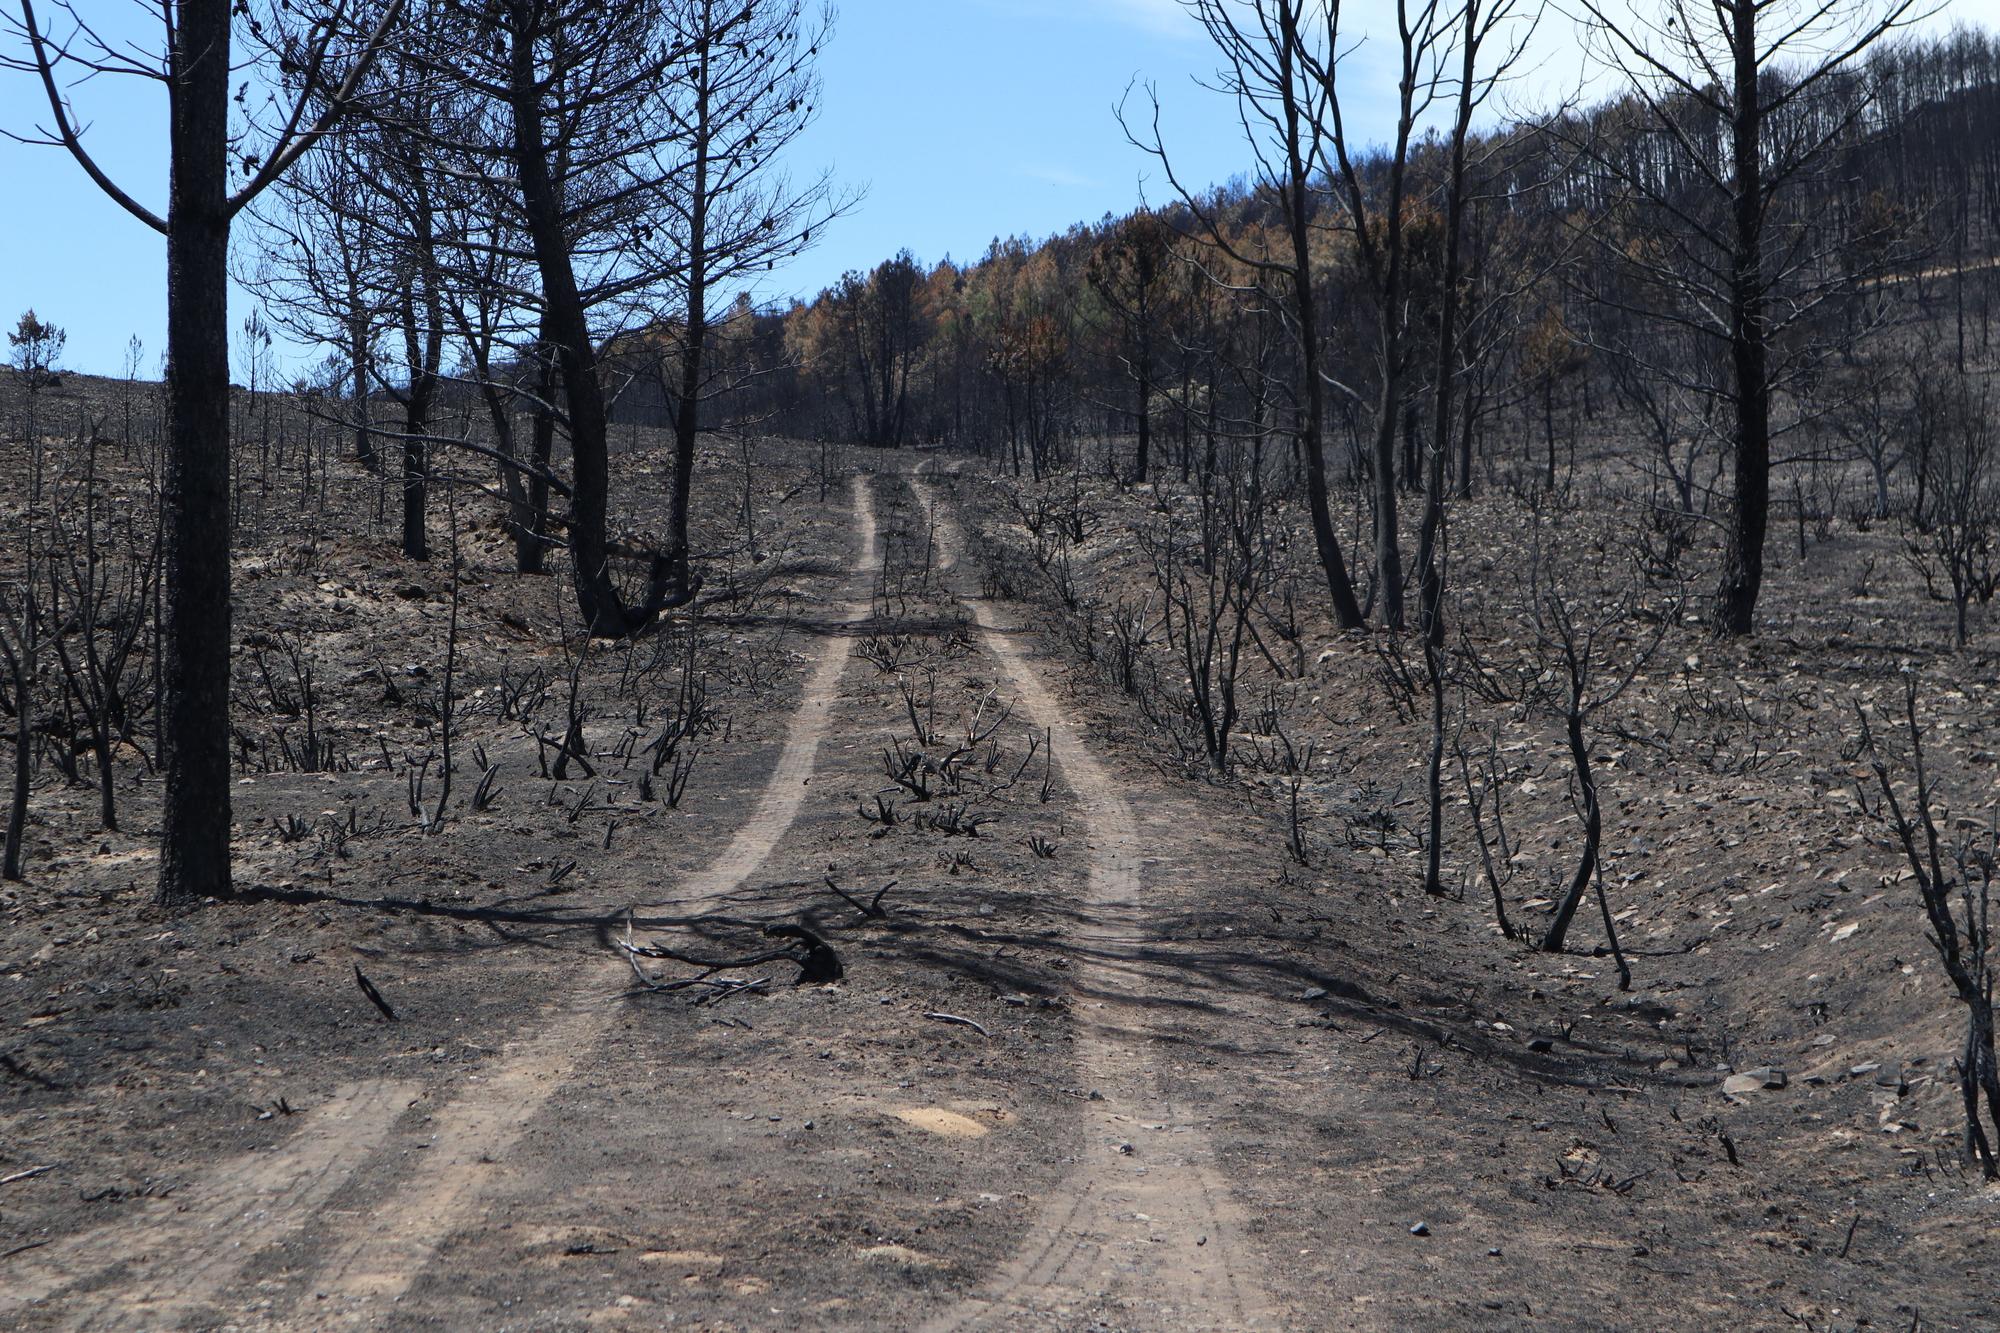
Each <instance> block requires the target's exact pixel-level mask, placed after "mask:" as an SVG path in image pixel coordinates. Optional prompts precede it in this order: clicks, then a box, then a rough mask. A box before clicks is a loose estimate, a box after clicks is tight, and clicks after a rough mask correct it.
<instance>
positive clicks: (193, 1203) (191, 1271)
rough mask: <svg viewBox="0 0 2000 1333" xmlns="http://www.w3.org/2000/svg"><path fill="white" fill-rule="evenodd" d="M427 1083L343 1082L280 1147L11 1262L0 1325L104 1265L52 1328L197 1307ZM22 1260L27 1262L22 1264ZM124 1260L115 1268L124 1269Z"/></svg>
mask: <svg viewBox="0 0 2000 1333" xmlns="http://www.w3.org/2000/svg"><path fill="white" fill-rule="evenodd" d="M422 1092H423V1084H421V1083H414V1082H407V1083H401V1082H389V1081H387V1080H380V1079H377V1080H372V1081H370V1082H366V1083H350V1084H347V1085H345V1086H343V1087H341V1088H339V1089H338V1090H337V1091H335V1092H334V1094H333V1096H332V1097H330V1098H328V1099H327V1101H326V1103H325V1104H324V1105H322V1106H317V1107H314V1108H312V1109H311V1110H309V1111H307V1112H306V1113H305V1121H306V1123H305V1124H304V1125H303V1126H302V1127H301V1128H300V1129H299V1130H298V1131H297V1132H296V1133H294V1134H293V1135H292V1137H291V1138H290V1139H289V1140H287V1141H286V1142H285V1143H284V1144H282V1145H281V1146H279V1147H276V1148H270V1149H265V1150H263V1151H260V1152H249V1153H244V1154H242V1155H241V1156H238V1157H232V1158H229V1159H228V1160H226V1161H224V1162H221V1163H219V1164H218V1165H216V1166H215V1167H214V1168H212V1169H211V1170H210V1171H209V1172H208V1173H207V1174H206V1175H205V1176H204V1177H203V1178H202V1179H201V1180H199V1181H197V1182H194V1183H192V1184H191V1185H189V1186H188V1187H186V1188H185V1189H180V1190H175V1191H174V1192H173V1193H172V1194H171V1195H166V1196H164V1197H160V1198H156V1199H150V1200H146V1201H145V1202H144V1203H143V1204H141V1205H140V1207H141V1211H140V1213H139V1214H138V1215H137V1216H134V1217H129V1218H124V1219H121V1220H119V1221H117V1222H114V1223H111V1224H109V1225H107V1226H102V1227H99V1228H97V1229H95V1230H91V1231H84V1232H81V1233H79V1234H77V1235H75V1236H71V1237H68V1238H66V1239H63V1240H59V1241H54V1242H51V1243H50V1244H49V1245H47V1246H44V1247H43V1248H41V1249H39V1250H37V1251H35V1252H34V1253H33V1254H32V1255H24V1256H22V1257H21V1259H17V1260H15V1261H13V1262H10V1263H9V1264H8V1266H7V1271H6V1278H5V1283H4V1287H3V1288H0V1322H8V1321H11V1320H14V1319H17V1318H20V1317H22V1316H24V1315H26V1314H27V1313H28V1311H29V1309H30V1307H32V1306H33V1305H35V1304H36V1303H37V1302H40V1301H45V1300H47V1299H48V1298H49V1297H50V1296H52V1295H55V1294H56V1293H58V1292H61V1291H63V1290H64V1289H65V1288H68V1287H70V1286H73V1285H76V1284H78V1283H81V1282H86V1281H89V1280H91V1279H94V1278H98V1277H101V1276H104V1275H106V1274H113V1273H116V1274H117V1283H116V1285H115V1287H113V1288H110V1289H107V1290H103V1291H98V1292H89V1293H85V1294H83V1295H80V1296H78V1297H75V1298H72V1299H69V1300H65V1301H64V1302H63V1304H62V1307H61V1309H60V1311H59V1312H58V1320H57V1322H58V1325H59V1326H63V1327H69V1328H98V1327H110V1328H135V1327H159V1326H162V1325H165V1324H168V1323H171V1322H173V1321H174V1320H176V1319H178V1318H180V1317H182V1316H183V1315H184V1314H186V1313H187V1312H189V1311H191V1310H193V1309H195V1308H197V1307H199V1306H200V1305H202V1304H205V1303H206V1301H207V1299H208V1298H209V1297H210V1296H212V1295H213V1294H214V1293H215V1292H217V1291H219V1290H221V1289H222V1288H223V1287H224V1286H226V1285H227V1284H228V1283H229V1282H230V1281H231V1280H233V1279H234V1278H235V1276H236V1274H237V1273H238V1272H239V1271H241V1269H242V1267H243V1265H244V1264H246V1263H248V1262H249V1260H250V1259H251V1257H252V1256H254V1255H255V1254H257V1253H258V1252H259V1251H260V1250H262V1249H264V1248H265V1247H266V1246H268V1245H271V1244H272V1243H274V1242H276V1241H278V1240H281V1239H282V1238H283V1237H284V1236H286V1235H288V1234H289V1233H290V1232H292V1231H293V1230H294V1229H296V1228H297V1227H298V1226H299V1225H300V1224H302V1223H303V1222H304V1220H305V1219H306V1218H307V1217H308V1216H310V1215H311V1214H312V1213H314V1212H316V1211H318V1210H319V1209H320V1208H321V1207H323V1206H324V1205H325V1204H326V1202H327V1200H328V1199H330V1198H331V1197H332V1196H333V1195H334V1193H335V1192H336V1191H337V1190H339V1188H340V1187H341V1186H342V1185H343V1184H345V1183H346V1182H347V1179H348V1177H349V1176H351V1175H352V1174H353V1173H354V1170H355V1168H356V1167H357V1166H359V1165H360V1164H361V1162H362V1161H363V1160H364V1159H365V1158H366V1157H367V1156H368V1154H370V1153H372V1152H374V1151H375V1150H376V1149H377V1148H379V1147H380V1146H381V1144H382V1142H383V1140H384V1139H386V1138H387V1137H388V1134H389V1130H390V1127H391V1126H393V1125H394V1124H395V1123H396V1121H397V1120H398V1119H400V1118H401V1117H402V1114H403V1112H404V1111H406V1110H408V1109H409V1106H410V1103H411V1102H412V1101H414V1100H416V1098H417V1097H418V1096H419V1095H421V1094H422ZM24 1260H25V1262H23V1261H24ZM121 1269H122V1272H121V1271H120V1270H121Z"/></svg>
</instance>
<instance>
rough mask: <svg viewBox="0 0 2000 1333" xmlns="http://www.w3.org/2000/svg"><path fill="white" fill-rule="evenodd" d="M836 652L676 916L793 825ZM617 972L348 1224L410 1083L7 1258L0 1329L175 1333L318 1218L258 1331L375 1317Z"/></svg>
mask: <svg viewBox="0 0 2000 1333" xmlns="http://www.w3.org/2000/svg"><path fill="white" fill-rule="evenodd" d="M852 504H853V514H854V529H855V533H856V544H857V546H858V552H857V563H856V564H855V565H854V566H853V569H852V572H851V573H850V576H849V579H848V582H847V584H846V586H845V587H844V588H843V590H842V592H841V596H840V604H839V607H838V610H837V611H836V613H835V615H834V617H833V619H832V621H831V624H832V626H833V627H834V628H835V629H837V630H844V629H845V628H846V627H847V626H850V625H853V624H855V623H858V622H859V621H861V620H864V619H865V618H866V617H867V615H868V609H869V595H870V592H871V591H872V589H871V586H870V583H869V580H870V578H871V577H872V575H873V573H874V571H875V569H876V568H877V567H878V563H879V562H878V557H877V553H876V549H875V546H876V537H875V513H874V504H873V498H872V493H871V491H870V490H869V485H868V482H867V480H866V479H865V478H862V477H856V478H855V480H854V491H853V500H852ZM849 653H850V649H849V642H848V638H847V636H846V635H845V634H844V633H837V632H836V633H831V634H828V635H826V636H825V637H824V638H823V639H822V640H821V641H820V643H819V644H818V646H817V649H816V652H815V655H814V659H813V661H812V662H811V664H810V665H809V666H808V668H807V671H806V679H805V682H804V684H803V687H802V690H801V694H800V699H799V703H798V706H797V708H796V709H795V710H794V711H793V713H792V715H791V717H790V719H789V720H788V722H787V726H786V731H785V741H784V746H783V749H782V751H781V753H780V754H779V757H778V760H777V763H776V765H775V767H774V768H773V769H772V771H771V774H770V776H769V778H768V779H767V780H766V781H765V784H764V789H763V793H762V796H761V797H760V798H759V800H758V803H757V805H756V808H755V809H754V810H753V811H752V812H751V814H750V816H749V818H748V819H747V820H746V821H745V822H744V823H743V824H742V825H741V826H740V827H739V828H738V829H737V831H736V834H735V836H734V838H733V839H732V840H731V841H730V843H729V845H728V846H727V847H726V848H725V849H724V850H723V851H722V852H721V854H720V855H718V856H717V857H716V858H715V859H714V860H713V861H712V862H710V863H709V865H708V866H707V867H705V868H704V869H702V870H701V871H699V872H697V873H695V874H693V875H691V876H689V877H687V878H686V879H685V880H683V881H682V883H681V889H682V892H681V893H680V894H679V895H677V897H676V898H675V899H674V900H672V901H673V905H675V906H677V907H681V908H683V909H686V910H701V909H703V908H705V907H708V906H711V905H712V904H713V903H714V901H715V900H716V899H718V898H720V897H722V896H723V895H725V894H728V893H730V892H732V891H734V890H735V889H736V888H738V887H739V886H740V885H741V884H743V882H744V881H745V880H747V879H749V877H750V876H751V875H753V874H755V873H756V871H757V869H758V867H759V866H761V865H762V864H763V863H764V861H765V859H766V858H767V857H768V856H769V855H770V853H771V851H772V849H773V848H774V847H775V845H776V844H777V842H778V840H779V839H780V838H782V837H783V836H784V834H785V833H786V831H787V830H788V829H789V828H790V827H791V825H792V821H793V819H794V818H795V817H796V816H797V814H798V811H799V808H800V805H801V803H802V802H803V800H804V797H805V791H806V785H807V783H808V781H809V780H810V779H811V777H812V775H813V768H814V763H815V760H816V756H817V754H818V750H819V746H820V741H821V739H822V737H823V736H824V735H825V734H826V731H827V726H828V722H829V719H830V717H831V714H832V707H833V703H834V701H835V698H836V696H837V692H838V688H839V684H840V678H841V674H842V672H843V670H844V669H845V667H846V664H847V660H848V657H849ZM628 975H629V974H628V972H627V968H626V965H625V964H624V962H623V961H618V962H604V963H600V964H596V965H593V966H591V967H589V968H587V969H585V971H584V973H583V975H581V976H579V977H578V978H577V979H576V980H575V981H574V982H573V983H572V989H571V992H570V994H569V995H568V996H567V997H566V998H565V999H563V1000H561V1001H559V1002H558V1003H557V1004H555V1005H553V1006H551V1007H550V1008H549V1009H548V1010H545V1011H544V1013H543V1015H542V1016H541V1017H540V1018H539V1020H537V1021H536V1022H535V1023H534V1024H533V1028H534V1031H533V1032H532V1034H531V1035H529V1036H527V1037H525V1038H523V1039H521V1040H518V1041H514V1042H510V1043H508V1045H507V1046H505V1047H504V1048H503V1050H502V1051H501V1053H500V1054H499V1055H498V1056H497V1057H496V1058H495V1059H494V1060H492V1061H491V1062H489V1064H488V1065H487V1067H486V1072H484V1073H483V1074H481V1075H476V1076H473V1077H472V1078H469V1079H468V1080H467V1085H466V1086H465V1088H464V1089H463V1090H462V1091H461V1092H460V1093H459V1095H458V1096H457V1097H455V1098H454V1099H453V1100H452V1101H450V1102H448V1103H446V1104H445V1105H444V1106H442V1107H441V1108H440V1109H439V1110H438V1111H437V1112H436V1114H435V1116H434V1118H433V1119H432V1121H431V1124H430V1126H429V1127H428V1132H427V1134H426V1135H425V1142H424V1143H423V1144H422V1148H423V1151H422V1152H421V1153H417V1152H412V1153H410V1154H409V1156H410V1157H411V1158H412V1159H413V1160H412V1162H411V1166H410V1170H409V1173H408V1175H407V1176H406V1177H405V1178H404V1180H403V1181H402V1183H401V1184H400V1186H399V1187H397V1188H396V1189H395V1190H394V1192H392V1193H390V1194H389V1195H388V1196H387V1197H386V1198H383V1199H380V1200H379V1201H372V1202H371V1203H370V1205H369V1206H367V1207H366V1208H365V1209H361V1210H357V1211H352V1212H348V1213H345V1214H338V1215H336V1214H335V1213H333V1212H332V1211H331V1210H330V1209H329V1207H328V1205H329V1203H330V1201H331V1200H332V1199H333V1198H334V1196H335V1195H336V1194H337V1193H338V1192H339V1191H340V1189H341V1187H342V1186H343V1185H345V1184H347V1183H348V1182H349V1180H350V1179H352V1178H353V1177H354V1176H355V1174H356V1172H357V1171H358V1170H360V1169H361V1168H362V1167H364V1166H365V1165H367V1164H368V1163H369V1162H370V1161H371V1159H376V1158H379V1156H380V1154H381V1153H382V1152H384V1151H385V1150H387V1149H389V1148H390V1147H392V1146H393V1145H392V1144H391V1143H390V1139H391V1131H392V1130H393V1129H394V1128H395V1126H396V1124H397V1122H398V1121H399V1120H400V1119H402V1118H403V1116H404V1113H405V1112H406V1111H407V1110H408V1108H409V1107H410V1105H411V1104H412V1102H413V1101H415V1100H417V1099H418V1098H419V1096H420V1095H421V1093H422V1091H423V1085H422V1084H421V1083H410V1082H390V1081H386V1080H376V1081H370V1082H367V1083H362V1084H358V1085H351V1086H349V1087H345V1088H343V1089H341V1091H340V1092H339V1093H337V1094H336V1095H335V1096H334V1098H333V1099H332V1100H331V1101H329V1103H328V1104H327V1105H326V1106H324V1107H321V1108H318V1109H317V1110H315V1111H314V1112H312V1113H311V1114H310V1117H309V1120H308V1123H307V1124H306V1125H305V1126H304V1127H303V1128H302V1129H301V1130H300V1131H299V1132H298V1133H296V1134H294V1135H293V1136H292V1137H291V1138H290V1139H288V1140H286V1141H285V1142H284V1143H282V1144H280V1145H278V1146H276V1147H273V1148H270V1149H266V1150H262V1151H259V1152H254V1153H247V1154H244V1155H242V1156H240V1157H236V1158H231V1159H229V1160H228V1161H226V1162H223V1163H221V1164H220V1165H218V1166H216V1167H214V1168H211V1169H210V1170H209V1171H208V1172H207V1173H205V1175H204V1176H203V1177H202V1178H201V1179H199V1180H196V1181H192V1182H190V1183H189V1184H188V1185H187V1186H186V1187H185V1188H184V1189H182V1190H180V1191H177V1192H176V1193H175V1195H174V1196H173V1198H172V1199H171V1200H164V1201H161V1202H159V1203H158V1205H157V1206H151V1207H149V1208H148V1209H147V1211H146V1212H145V1213H143V1214H142V1215H141V1216H138V1217H135V1218H132V1219H129V1220H126V1221H121V1222H118V1223H116V1224H113V1225H110V1226H107V1227H102V1228H99V1229H97V1230H94V1231H87V1232H83V1233H80V1234H79V1235H77V1236H74V1237H70V1238H65V1239H63V1240H58V1241H55V1242H51V1243H50V1244H49V1245H48V1246H46V1247H43V1248H41V1249H39V1250H37V1251H36V1252H35V1253H34V1254H33V1255H22V1256H20V1257H19V1258H17V1259H16V1260H15V1261H13V1262H12V1263H10V1264H9V1266H8V1269H7V1273H6V1280H5V1284H4V1289H0V1323H4V1322H6V1321H7V1320H8V1319H9V1318H18V1317H20V1316H22V1315H25V1314H27V1313H29V1312H30V1311H31V1310H32V1308H33V1307H34V1306H35V1305H36V1304H37V1303H40V1302H48V1301H50V1300H51V1298H54V1300H53V1303H52V1304H51V1305H48V1306H45V1307H44V1308H45V1310H46V1311H47V1313H48V1314H50V1315H52V1316H53V1318H52V1320H51V1321H50V1322H51V1324H52V1326H53V1327H56V1328H63V1329H129V1328H149V1329H153V1328H173V1327H179V1326H182V1325H184V1324H186V1323H187V1322H189V1321H191V1320H193V1319H195V1317H196V1316H199V1315H201V1314H203V1313H204V1312H208V1311H211V1310H213V1309H215V1308H216V1307H217V1306H218V1305H222V1306H224V1307H231V1306H240V1305H241V1304H242V1302H235V1301H230V1300H228V1299H227V1297H228V1295H229V1293H230V1290H231V1288H232V1286H233V1285H234V1284H236V1283H237V1281H238V1279H239V1277H240V1276H241V1275H242V1274H243V1272H244V1271H245V1269H246V1267H247V1266H248V1265H249V1264H250V1263H251V1262H252V1261H253V1260H255V1259H256V1258H257V1256H258V1255H260V1254H261V1253H263V1252H265V1251H266V1250H269V1249H270V1248H271V1247H272V1246H274V1245H279V1244H282V1243H284V1242H285V1241H286V1240H288V1239H289V1238H291V1237H293V1236H294V1235H296V1234H297V1233H298V1232H299V1231H300V1230H301V1229H302V1228H304V1227H305V1226H306V1225H307V1223H308V1222H309V1221H311V1220H312V1219H314V1218H315V1217H317V1218H320V1219H322V1220H323V1221H326V1220H331V1227H330V1232H331V1244H332V1250H331V1253H330V1254H327V1255H325V1257H323V1258H322V1259H320V1261H319V1262H318V1263H317V1264H316V1265H315V1267H314V1271H313V1276H312V1278H311V1280H310V1282H309V1283H308V1284H307V1285H306V1287H305V1289H304V1295H303V1297H302V1298H301V1299H300V1300H299V1301H298V1303H297V1306H296V1308H294V1309H293V1310H292V1311H291V1312H290V1313H289V1314H283V1313H280V1314H276V1315H264V1316H261V1318H263V1319H264V1320H266V1321H267V1322H268V1323H271V1324H276V1325H278V1326H284V1327H306V1328H322V1327H326V1326H328V1325H331V1324H341V1323H350V1324H360V1325H368V1324H373V1323H376V1322H379V1321H380V1319H381V1318H382V1316H383V1314H384V1313H385V1306H386V1305H388V1304H389V1303H392V1302H393V1301H394V1300H395V1299H396V1298H398V1297H399V1296H400V1295H401V1294H402V1293H403V1292H404V1291H405V1290H407V1288H408V1287H409V1285H410V1284H411V1283H412V1282H413V1281H414V1280H415V1279H416V1277H417V1276H418V1275H419V1274H420V1273H421V1272H422V1271H423V1269H424V1267H425V1265H427V1264H428V1263H429V1262H430V1260H431V1259H432V1257H434V1256H435V1255H436V1253H437V1252H438V1249H439V1247H440V1246H442V1245H443V1244H444V1242H445V1241H446V1240H447V1239H449V1237H450V1236H451V1234H452V1233H453V1232H454V1231H455V1230H456V1229H457V1228H458V1227H459V1226H460V1225H461V1224H462V1223H463V1222H464V1220H465V1219H466V1218H467V1217H468V1216H469V1215H471V1214H472V1213H473V1211H474V1210H475V1209H476V1208H477V1207H478V1205H479V1202H480V1198H481V1196H482V1194H483V1193H484V1192H485V1189H486V1187H487V1185H488V1183H489V1182H490V1180H491V1178H492V1176H493V1174H494V1173H495V1172H496V1171H500V1170H503V1169H504V1168H503V1167H501V1166H500V1165H498V1163H500V1162H501V1161H502V1160H503V1159H504V1158H505V1156H506V1154H507V1153H508V1151H509V1150H510V1149H511V1148H512V1147H513V1146H514V1144H515V1143H516V1142H517V1141H518V1140H519V1139H520V1137H521V1134H522V1132H523V1131H524V1130H525V1129H526V1127H527V1125H528V1123H529V1122H530V1121H531V1120H532V1119H533V1118H534V1116H535V1115H536V1113H537V1112H538V1111H540V1110H541V1109H542V1107H543V1106H544V1105H545V1104H546V1102H547V1101H548V1099H549V1097H550V1096H551V1095H552V1094H553V1093H554V1092H555V1090H556V1089H557V1088H558V1087H560V1086H561V1085H562V1084H563V1083H564V1082H565V1081H566V1080H567V1079H569V1078H570V1077H571V1076H572V1075H573V1074H574V1073H575V1071H576V1068H577V1066H578V1064H579V1062H580V1061H581V1060H582V1059H583V1058H584V1057H585V1056H586V1055H588V1054H589V1053H590V1052H591V1051H592V1050H593V1048H594V1047H595V1046H596V1045H597V1044H598V1042H599V1040H600V1038H602V1036H603V1035H604V1033H605V1032H606V1031H607V1030H608V1029H609V1028H610V1026H611V1025H612V1024H613V1023H614V1022H615V1021H616V1019H617V1016H618V1012H619V1006H618V1005H617V1004H616V1003H614V1002H613V1001H612V999H611V997H610V995H609V994H608V993H607V992H609V991H612V990H613V989H615V988H618V987H620V986H621V985H622V983H623V982H624V980H625V979H626V978H627V976H628ZM24 1260H25V1261H27V1262H23V1261H24ZM107 1279H109V1280H107ZM86 1288H87V1289H86ZM252 1318H257V1317H256V1316H253V1317H252ZM231 1322H238V1321H231Z"/></svg>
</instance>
